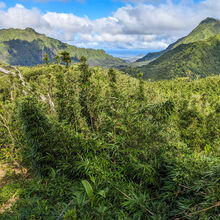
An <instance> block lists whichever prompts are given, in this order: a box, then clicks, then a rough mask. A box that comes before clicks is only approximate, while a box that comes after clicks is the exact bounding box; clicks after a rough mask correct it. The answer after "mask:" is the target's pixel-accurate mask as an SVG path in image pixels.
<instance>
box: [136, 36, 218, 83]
mask: <svg viewBox="0 0 220 220" xmlns="http://www.w3.org/2000/svg"><path fill="white" fill-rule="evenodd" d="M136 71H142V72H143V73H144V78H145V79H153V80H158V79H171V78H176V77H187V76H190V77H193V76H194V77H195V76H196V75H197V76H200V77H206V76H209V75H211V74H214V75H218V74H220V34H219V35H215V36H213V37H210V38H209V39H207V40H201V41H197V42H193V43H189V44H180V45H179V46H177V47H175V48H174V49H172V50H170V51H168V52H166V53H165V54H163V55H162V56H160V57H159V58H157V59H156V60H154V61H152V62H151V63H150V64H148V65H145V66H142V67H139V68H136Z"/></svg>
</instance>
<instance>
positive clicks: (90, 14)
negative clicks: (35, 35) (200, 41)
mask: <svg viewBox="0 0 220 220" xmlns="http://www.w3.org/2000/svg"><path fill="white" fill-rule="evenodd" d="M206 17H214V18H217V19H220V0H0V29H2V28H22V29H24V28H26V27H31V28H34V29H35V30H36V31H37V32H39V33H44V34H46V35H47V36H49V37H53V38H56V39H59V40H61V41H63V42H66V43H69V44H71V45H75V46H78V47H86V48H94V49H104V50H106V51H107V52H108V53H110V54H112V55H115V56H120V57H128V56H136V55H138V54H146V53H147V52H149V51H159V50H161V49H165V48H166V47H167V46H168V45H169V44H170V43H172V42H174V41H175V40H177V39H178V38H180V37H183V36H185V35H187V34H188V33H189V32H190V31H192V30H193V28H195V27H196V26H197V25H198V24H199V23H200V22H201V21H202V20H203V19H205V18H206Z"/></svg>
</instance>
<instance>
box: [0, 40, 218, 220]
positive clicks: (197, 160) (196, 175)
mask: <svg viewBox="0 0 220 220" xmlns="http://www.w3.org/2000/svg"><path fill="white" fill-rule="evenodd" d="M201 44H202V43H201ZM208 44H209V42H208V41H207V45H208ZM218 44H219V42H218V41H216V45H218ZM192 45H194V44H192ZM176 49H178V47H177V48H176ZM0 72H1V73H0V74H1V75H0V150H1V151H0V159H1V165H0V174H1V170H2V169H1V167H5V166H8V172H7V173H5V174H4V175H2V174H1V175H0V179H1V180H2V182H1V183H0V185H1V189H0V205H1V208H0V219H7V220H10V219H154V220H158V219H190V220H193V219H195V220H197V219H201V220H205V219H214V220H217V219H219V218H220V215H219V207H220V132H219V129H220V99H219V94H220V77H219V76H212V77H207V78H204V79H197V80H191V79H189V78H181V79H175V80H171V81H158V82H145V81H143V80H142V75H141V74H139V79H134V78H132V77H130V76H128V75H125V74H122V73H121V72H119V71H117V70H113V69H110V70H107V69H102V68H100V67H94V68H89V67H88V66H87V64H86V59H85V58H83V57H82V58H81V63H80V64H75V65H71V66H69V67H68V66H67V67H65V66H62V65H58V64H57V65H42V66H36V67H20V68H16V67H10V66H5V65H2V66H1V68H0ZM5 164H8V165H5ZM4 170H6V169H4ZM5 172H6V171H5Z"/></svg>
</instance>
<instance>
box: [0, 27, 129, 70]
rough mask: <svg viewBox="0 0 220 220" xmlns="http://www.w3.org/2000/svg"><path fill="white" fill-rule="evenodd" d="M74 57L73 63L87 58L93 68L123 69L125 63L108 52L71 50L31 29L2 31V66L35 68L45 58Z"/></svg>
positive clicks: (0, 50) (0, 43) (0, 34)
mask: <svg viewBox="0 0 220 220" xmlns="http://www.w3.org/2000/svg"><path fill="white" fill-rule="evenodd" d="M63 50H65V51H67V52H69V53H70V56H71V58H72V61H73V62H79V58H80V57H81V56H85V57H86V58H87V60H88V63H89V64H90V65H91V66H104V67H106V66H107V67H108V66H120V65H124V64H125V62H124V61H122V60H121V59H119V58H115V57H112V56H110V55H108V54H106V53H105V51H104V50H94V49H84V48H77V47H75V46H71V45H68V44H65V43H62V42H61V41H58V40H56V39H53V38H49V37H46V36H45V35H44V34H39V33H37V32H35V31H34V30H33V29H31V28H26V29H25V30H21V29H13V28H10V29H3V30H0V62H4V63H8V64H11V65H21V66H33V65H37V64H42V63H43V61H42V58H43V55H44V54H48V55H49V58H50V59H51V60H52V59H53V57H54V56H55V55H56V54H58V53H60V52H61V51H63Z"/></svg>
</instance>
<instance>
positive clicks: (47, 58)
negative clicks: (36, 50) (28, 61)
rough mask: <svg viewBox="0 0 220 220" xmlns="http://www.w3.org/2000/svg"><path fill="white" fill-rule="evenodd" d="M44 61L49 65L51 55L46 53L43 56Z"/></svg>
mask: <svg viewBox="0 0 220 220" xmlns="http://www.w3.org/2000/svg"><path fill="white" fill-rule="evenodd" d="M43 61H44V62H45V63H46V64H47V65H49V64H50V63H49V56H48V54H44V56H43Z"/></svg>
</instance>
